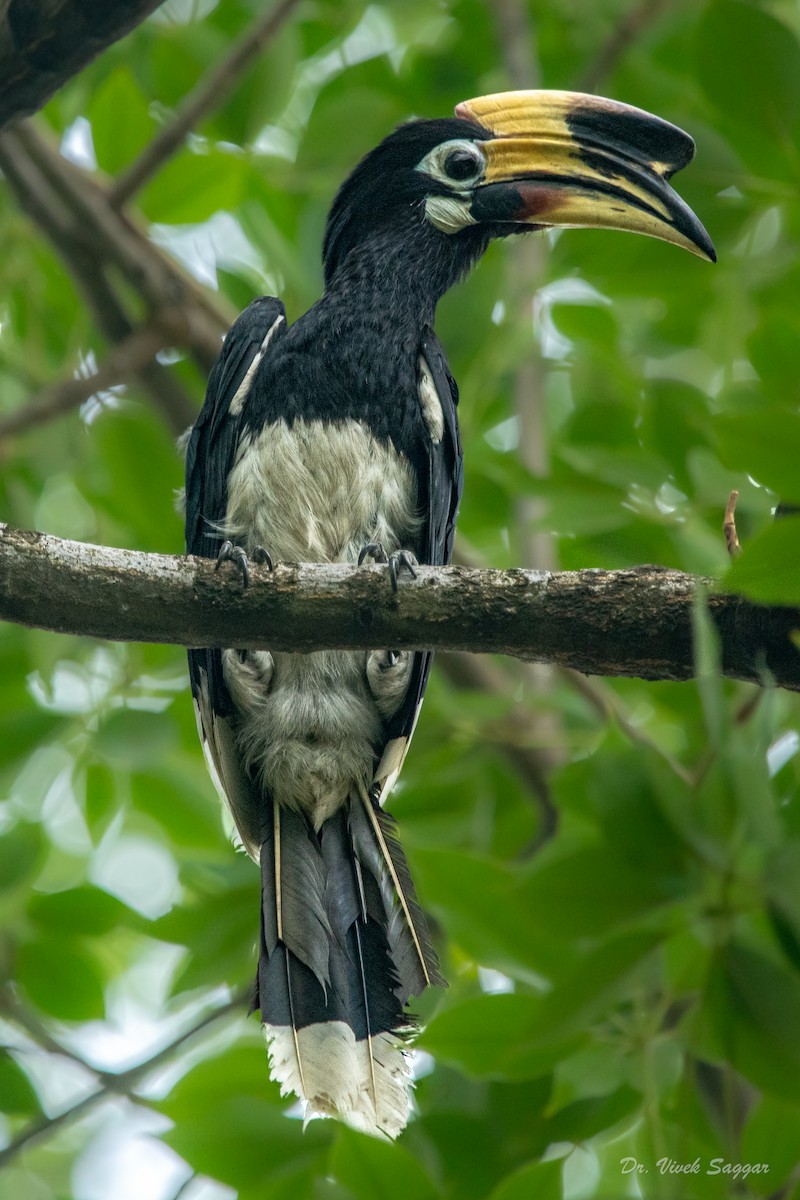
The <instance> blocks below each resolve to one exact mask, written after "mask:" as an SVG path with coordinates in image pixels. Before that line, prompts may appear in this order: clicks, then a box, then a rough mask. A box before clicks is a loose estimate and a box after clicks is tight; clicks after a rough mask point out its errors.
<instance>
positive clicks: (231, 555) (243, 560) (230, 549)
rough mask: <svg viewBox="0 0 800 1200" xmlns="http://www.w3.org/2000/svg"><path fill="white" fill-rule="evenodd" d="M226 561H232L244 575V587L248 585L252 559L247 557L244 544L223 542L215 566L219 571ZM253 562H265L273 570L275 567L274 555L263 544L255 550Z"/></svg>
mask: <svg viewBox="0 0 800 1200" xmlns="http://www.w3.org/2000/svg"><path fill="white" fill-rule="evenodd" d="M224 562H232V563H233V565H234V566H235V567H236V569H237V571H239V573H240V574H241V577H242V587H247V586H248V585H249V583H250V560H249V558H248V557H247V551H246V550H245V549H244V548H243V547H242V546H237V545H236V544H235V543H234V542H231V541H227V542H223V543H222V545H221V546H220V548H219V554H218V555H217V564H216V566H215V567H214V570H215V571H218V570H219V569H220V567H221V566H222V564H223V563H224ZM253 562H255V563H263V564H265V565H266V566H267V567H268V569H269V570H270V571H271V570H272V569H273V563H272V556H271V555H270V553H269V551H268V550H265V549H264V547H263V546H256V547H255V549H254V550H253Z"/></svg>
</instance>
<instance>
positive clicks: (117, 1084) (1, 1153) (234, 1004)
mask: <svg viewBox="0 0 800 1200" xmlns="http://www.w3.org/2000/svg"><path fill="white" fill-rule="evenodd" d="M248 996H249V993H248V994H247V995H245V994H242V995H239V996H234V997H233V999H232V1000H229V1001H228V1003H227V1004H223V1005H221V1006H220V1007H219V1008H215V1009H213V1010H212V1011H211V1012H209V1013H206V1015H205V1016H204V1017H202V1018H201V1019H200V1020H199V1021H197V1022H196V1023H195V1024H194V1025H192V1026H191V1027H190V1028H189V1029H187V1030H185V1031H184V1032H183V1033H181V1034H179V1035H178V1037H176V1038H175V1040H174V1041H172V1042H170V1043H169V1044H168V1045H167V1046H163V1047H162V1049H161V1050H158V1051H156V1053H155V1054H153V1055H152V1056H151V1057H150V1058H148V1059H146V1060H145V1062H142V1063H139V1064H138V1065H137V1066H135V1067H130V1068H129V1069H128V1070H127V1071H119V1072H112V1071H108V1072H104V1073H103V1074H102V1079H103V1086H102V1087H99V1088H98V1089H97V1090H96V1091H94V1092H90V1093H89V1095H88V1096H84V1097H83V1099H82V1100H78V1101H77V1103H76V1104H73V1105H72V1106H71V1107H70V1108H66V1109H64V1111H63V1112H60V1113H57V1114H56V1115H55V1116H54V1117H42V1118H41V1119H40V1120H38V1121H33V1122H32V1123H31V1124H30V1125H28V1126H27V1127H26V1128H25V1129H23V1130H22V1132H21V1133H20V1134H18V1135H17V1137H15V1138H14V1140H13V1141H12V1142H10V1143H9V1145H8V1146H6V1147H5V1149H4V1150H0V1170H2V1169H3V1167H7V1166H8V1164H9V1163H10V1162H11V1161H12V1160H13V1159H15V1158H16V1157H17V1155H18V1154H19V1153H20V1152H21V1151H22V1150H24V1149H25V1147H26V1146H27V1145H29V1144H30V1143H31V1142H34V1141H38V1140H39V1138H43V1137H51V1136H52V1135H53V1134H54V1133H56V1132H57V1131H58V1130H59V1129H62V1128H63V1127H64V1126H65V1125H70V1124H72V1122H73V1121H76V1120H77V1119H78V1118H79V1117H83V1116H85V1115H86V1113H87V1112H90V1111H91V1109H93V1108H95V1107H96V1106H97V1105H98V1104H100V1103H101V1102H102V1101H103V1100H106V1099H108V1097H109V1096H110V1095H127V1094H129V1093H130V1092H132V1091H133V1089H134V1088H136V1087H137V1086H138V1085H139V1084H140V1083H142V1082H143V1081H144V1080H145V1079H146V1078H147V1076H148V1075H149V1074H150V1073H151V1072H152V1071H154V1070H155V1069H156V1067H160V1066H161V1064H162V1063H164V1062H166V1061H167V1060H168V1059H170V1058H171V1057H172V1055H173V1054H175V1053H176V1051H178V1050H180V1048H181V1046H183V1045H185V1043H186V1042H188V1041H191V1040H192V1038H194V1037H196V1036H197V1035H198V1034H199V1033H202V1032H203V1031H204V1030H205V1029H208V1027H209V1026H210V1025H214V1024H215V1023H216V1022H217V1021H219V1020H221V1019H222V1018H223V1017H227V1016H230V1014H231V1013H234V1012H236V1011H237V1010H239V1009H244V1008H245V1005H246V1004H247V1001H248ZM92 1069H93V1068H92Z"/></svg>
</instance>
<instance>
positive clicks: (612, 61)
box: [575, 0, 667, 92]
mask: <svg viewBox="0 0 800 1200" xmlns="http://www.w3.org/2000/svg"><path fill="white" fill-rule="evenodd" d="M666 7H667V0H642V3H641V4H637V5H635V6H634V7H633V8H632V9H630V11H629V12H628V14H627V15H626V16H625V17H623V18H622V20H621V21H620V23H619V25H618V26H617V27H616V29H615V30H614V32H613V33H612V34H611V36H610V37H609V39H608V40H607V41H606V42H604V44H603V45H602V46H601V48H600V53H599V54H598V55H597V57H596V58H595V59H594V60H593V61H592V62H591V63H590V64H589V66H588V67H587V68H586V70H585V71H584V72H583V74H582V75H581V76H580V77H579V79H578V81H577V83H576V85H575V87H576V90H577V91H579V92H594V91H596V90H597V88H598V87H599V85H600V83H601V82H602V81H603V80H604V79H605V78H606V76H607V75H610V74H611V72H612V71H613V70H614V68H615V67H616V65H617V63H618V62H619V60H620V58H621V57H622V55H623V54H624V53H625V51H626V50H627V49H628V47H629V46H630V45H631V44H632V43H633V42H635V41H636V40H637V39H638V38H640V37H641V36H642V34H643V33H644V31H645V30H646V29H647V26H648V25H650V24H652V22H653V21H655V20H656V19H657V18H658V17H659V16H660V15H661V13H662V11H663V10H664V9H665V8H666Z"/></svg>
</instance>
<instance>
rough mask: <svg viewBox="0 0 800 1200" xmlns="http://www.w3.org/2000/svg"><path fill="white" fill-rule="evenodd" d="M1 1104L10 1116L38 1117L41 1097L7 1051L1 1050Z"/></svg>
mask: <svg viewBox="0 0 800 1200" xmlns="http://www.w3.org/2000/svg"><path fill="white" fill-rule="evenodd" d="M0 1104H2V1110H3V1112H4V1113H7V1114H8V1115H9V1116H17V1115H24V1116H26V1117H33V1116H38V1114H39V1113H40V1112H41V1111H42V1109H41V1105H40V1104H39V1097H38V1096H37V1095H36V1092H35V1090H34V1088H33V1085H32V1083H31V1081H30V1080H29V1079H28V1076H27V1075H26V1074H25V1072H24V1071H23V1069H22V1067H21V1066H20V1065H19V1063H18V1062H17V1061H16V1059H15V1058H13V1057H12V1056H11V1055H10V1054H9V1052H8V1051H7V1050H2V1049H0Z"/></svg>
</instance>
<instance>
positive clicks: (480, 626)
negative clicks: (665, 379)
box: [0, 525, 800, 690]
mask: <svg viewBox="0 0 800 1200" xmlns="http://www.w3.org/2000/svg"><path fill="white" fill-rule="evenodd" d="M698 584H700V585H702V586H705V587H710V586H711V584H710V581H708V580H698V579H696V578H695V577H694V576H692V575H686V574H684V573H683V572H681V571H671V570H667V569H666V568H663V567H652V566H643V567H635V568H633V569H630V570H623V571H598V570H586V571H561V572H554V573H548V572H537V571H521V570H512V571H492V570H468V569H465V568H463V567H445V568H434V567H420V568H419V571H418V578H417V579H415V580H409V581H404V582H403V586H402V587H401V588H400V590H399V592H398V593H397V594H396V595H394V594H393V593H392V592H391V590H390V587H389V582H388V578H387V574H386V570H385V569H384V568H382V567H350V566H346V565H343V564H338V563H337V564H330V565H328V564H325V565H318V564H311V565H309V564H302V565H292V564H289V565H284V566H279V567H278V568H277V569H276V570H275V571H274V572H273V573H269V572H268V571H267V570H266V569H265V568H254V570H253V572H252V582H251V585H250V587H249V588H248V589H246V590H244V589H242V587H241V585H240V584H239V583H238V582H235V581H234V580H233V579H232V578H230V575H229V573H228V571H227V570H226V571H223V572H218V571H216V570H215V564H214V563H213V562H212V561H211V560H205V559H197V558H180V557H178V556H173V555H161V554H142V553H139V552H136V551H130V550H114V549H109V548H107V547H102V546H90V545H86V544H84V543H81V542H71V541H65V540H62V539H61V538H55V537H51V536H49V535H48V534H43V533H33V532H29V531H21V530H15V529H11V528H10V527H9V526H7V525H0V617H3V618H5V619H6V620H10V621H16V622H19V623H21V624H26V625H33V626H38V627H39V628H44V629H52V630H55V631H57V632H61V633H71V634H85V635H88V636H92V637H101V638H110V639H113V640H117V641H144V642H167V643H173V644H177V645H190V646H237V647H242V648H247V647H263V646H268V647H269V648H270V649H273V650H293V651H297V652H300V653H303V652H308V651H312V650H319V649H324V648H330V649H358V648H360V647H365V646H393V647H395V648H397V649H420V648H423V647H430V648H433V649H437V650H468V651H471V652H474V653H499V654H509V655H512V656H514V657H516V658H522V659H525V660H535V661H540V662H550V663H555V664H557V665H559V666H562V667H573V668H575V669H577V670H580V671H585V672H588V673H590V674H596V675H634V676H638V677H640V678H643V679H688V678H690V677H691V676H692V674H693V669H694V668H693V653H692V606H693V604H694V600H695V595H696V591H697V587H698ZM708 606H709V610H710V612H711V615H712V617H713V618H714V621H715V624H716V627H717V631H718V633H719V636H720V642H721V649H722V671H723V674H726V675H730V676H733V677H734V678H738V679H748V680H752V681H754V682H756V683H765V682H768V681H770V680H771V681H774V682H775V683H776V684H778V685H779V686H781V687H786V688H790V689H793V690H800V651H798V650H797V648H796V647H795V645H794V644H793V641H792V638H793V637H794V635H795V632H796V630H797V628H798V625H800V615H798V613H797V611H796V610H794V609H786V608H766V607H763V606H760V605H757V604H753V603H751V602H749V601H747V600H744V599H742V598H741V597H738V596H729V595H723V594H711V595H710V596H709V598H708ZM265 630H268V631H269V632H268V633H266V634H265V632H264V631H265Z"/></svg>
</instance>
